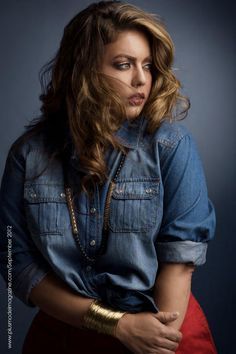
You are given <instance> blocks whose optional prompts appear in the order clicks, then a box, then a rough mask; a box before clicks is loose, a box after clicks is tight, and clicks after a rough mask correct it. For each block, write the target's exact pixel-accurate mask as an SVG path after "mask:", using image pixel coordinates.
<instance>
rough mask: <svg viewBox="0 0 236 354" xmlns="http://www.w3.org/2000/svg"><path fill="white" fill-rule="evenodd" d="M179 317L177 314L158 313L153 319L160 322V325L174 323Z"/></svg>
mask: <svg viewBox="0 0 236 354" xmlns="http://www.w3.org/2000/svg"><path fill="white" fill-rule="evenodd" d="M178 316H179V312H162V311H160V312H158V313H157V314H156V315H155V317H156V318H157V319H158V320H159V321H160V322H161V323H168V322H172V321H175V320H176V319H177V318H178Z"/></svg>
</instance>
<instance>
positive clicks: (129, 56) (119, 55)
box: [113, 53, 152, 61]
mask: <svg viewBox="0 0 236 354" xmlns="http://www.w3.org/2000/svg"><path fill="white" fill-rule="evenodd" d="M117 58H127V59H130V60H132V61H135V60H137V58H136V57H133V56H132V55H129V54H125V53H121V54H118V55H116V56H115V57H114V58H113V59H117ZM145 60H152V56H151V55H148V56H147V57H146V58H144V59H143V61H145Z"/></svg>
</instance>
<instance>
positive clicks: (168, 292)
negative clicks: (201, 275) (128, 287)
mask: <svg viewBox="0 0 236 354" xmlns="http://www.w3.org/2000/svg"><path fill="white" fill-rule="evenodd" d="M193 271H194V266H193V265H191V264H188V263H182V264H181V263H162V264H161V265H160V271H159V274H158V276H157V278H156V282H155V291H154V300H155V302H156V304H157V306H158V308H159V309H160V311H165V312H167V311H168V312H172V311H178V312H179V314H180V315H179V316H178V318H177V319H176V320H175V321H173V322H169V323H168V324H166V325H167V326H171V327H173V328H175V329H180V327H181V325H182V323H183V320H184V317H185V314H186V310H187V306H188V301H189V296H190V292H191V280H192V274H193Z"/></svg>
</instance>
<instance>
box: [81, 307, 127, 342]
mask: <svg viewBox="0 0 236 354" xmlns="http://www.w3.org/2000/svg"><path fill="white" fill-rule="evenodd" d="M125 314H126V312H123V311H117V310H114V309H112V308H110V307H108V306H105V305H104V304H102V303H101V301H99V300H94V301H93V302H92V303H91V305H90V307H89V309H88V311H87V312H86V314H85V316H84V319H83V327H85V328H88V329H92V330H95V331H97V332H99V333H103V334H107V335H111V336H114V337H115V336H116V328H117V325H118V322H119V320H120V319H121V318H122V317H123V316H124V315H125Z"/></svg>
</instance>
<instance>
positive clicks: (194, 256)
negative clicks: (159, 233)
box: [156, 240, 208, 266]
mask: <svg viewBox="0 0 236 354" xmlns="http://www.w3.org/2000/svg"><path fill="white" fill-rule="evenodd" d="M207 246H208V244H207V242H194V241H189V240H187V241H172V242H157V247H156V248H157V259H158V261H159V262H168V263H192V264H193V265H196V266H199V265H202V264H204V263H205V262H206V252H207Z"/></svg>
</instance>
